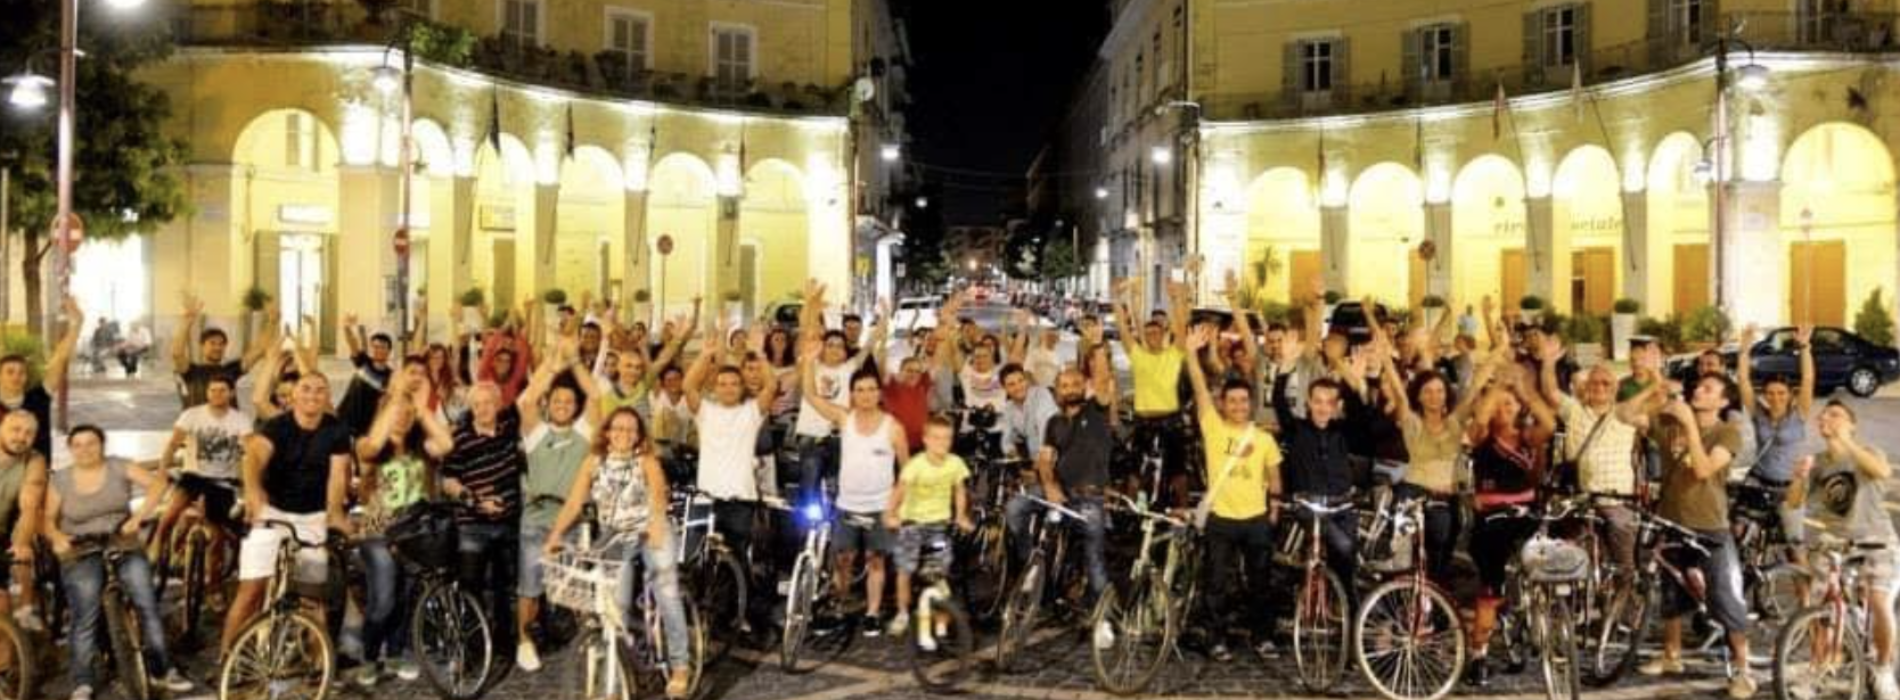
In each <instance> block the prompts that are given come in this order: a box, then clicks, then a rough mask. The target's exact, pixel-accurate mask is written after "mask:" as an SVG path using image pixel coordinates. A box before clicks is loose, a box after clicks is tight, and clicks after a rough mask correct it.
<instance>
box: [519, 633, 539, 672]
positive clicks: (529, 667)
mask: <svg viewBox="0 0 1900 700" xmlns="http://www.w3.org/2000/svg"><path fill="white" fill-rule="evenodd" d="M515 666H516V667H518V668H520V669H521V670H523V671H527V672H529V673H534V672H535V671H539V670H541V655H540V654H537V653H535V650H534V642H530V641H526V640H523V641H522V642H521V643H520V644H516V645H515Z"/></svg>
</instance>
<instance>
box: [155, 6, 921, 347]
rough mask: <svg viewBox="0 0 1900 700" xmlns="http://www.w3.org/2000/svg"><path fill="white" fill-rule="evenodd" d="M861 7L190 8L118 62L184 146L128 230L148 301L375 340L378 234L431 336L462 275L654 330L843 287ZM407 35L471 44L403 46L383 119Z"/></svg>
mask: <svg viewBox="0 0 1900 700" xmlns="http://www.w3.org/2000/svg"><path fill="white" fill-rule="evenodd" d="M870 3H871V0H772V1H771V2H739V1H736V0H724V1H716V2H704V1H703V0H433V1H430V0H418V1H417V2H413V3H404V5H405V9H404V12H408V11H411V10H413V11H414V12H415V13H416V14H414V15H409V16H408V17H404V16H403V15H397V14H393V13H392V15H391V16H389V17H380V18H372V17H369V16H366V15H364V14H363V10H362V9H361V8H362V6H361V5H359V4H358V3H355V2H348V3H322V2H311V3H308V5H307V6H306V5H304V4H296V5H284V4H281V3H270V2H251V1H242V2H235V3H233V2H218V1H217V0H200V1H198V2H193V3H191V4H190V5H189V6H187V7H184V8H182V10H181V13H180V15H179V16H178V17H176V18H175V19H174V26H175V27H177V29H178V32H179V34H180V36H181V43H182V44H184V47H183V48H181V49H180V50H179V51H178V52H177V53H176V54H175V55H174V56H173V57H172V58H171V59H169V60H167V61H165V62H163V63H161V64H158V65H155V66H153V67H151V68H150V69H149V70H148V71H147V72H146V74H145V75H144V76H143V77H144V78H145V79H147V80H149V81H151V82H153V83H155V84H157V85H159V86H161V87H162V88H163V89H164V90H165V91H166V92H167V93H168V94H169V95H170V96H171V101H172V112H173V124H172V126H173V127H174V128H175V129H176V130H177V131H178V132H179V133H180V134H181V135H183V136H185V137H186V138H187V139H188V140H189V143H190V147H191V153H192V164H191V165H190V167H189V168H188V170H187V172H186V174H185V178H186V181H187V185H188V188H189V191H190V193H191V199H192V201H193V203H194V210H193V213H192V215H191V216H189V217H188V218H183V219H180V220H178V221H176V222H173V223H171V224H169V225H167V226H165V227H163V228H162V229H160V230H158V231H156V232H154V233H153V234H152V237H151V241H152V245H150V246H149V248H150V251H151V252H150V253H149V254H148V255H149V257H150V265H149V267H150V270H151V276H152V280H151V285H150V286H151V295H152V298H153V299H155V300H156V301H155V303H154V304H153V308H152V311H153V312H154V313H155V315H156V316H157V317H158V318H160V319H166V318H171V317H173V316H174V314H176V312H177V311H176V305H175V304H176V302H175V301H174V300H176V299H178V298H179V295H180V294H181V293H182V292H186V291H189V292H192V293H195V294H197V295H198V296H200V297H202V298H204V299H205V300H206V302H207V305H208V307H209V308H210V310H211V312H212V314H213V316H214V318H217V317H226V318H229V316H230V315H234V314H236V313H238V304H239V300H240V298H241V297H242V295H243V294H244V293H245V292H246V290H248V289H250V288H252V287H257V288H261V289H263V290H264V291H266V292H268V293H270V294H271V295H272V296H273V297H275V298H276V299H278V300H279V301H280V303H281V304H282V305H283V310H284V313H285V314H286V316H287V317H294V316H306V315H307V316H311V317H314V318H318V319H320V320H321V322H322V323H321V325H322V327H324V328H326V329H330V328H334V327H335V326H336V325H337V323H336V322H337V321H338V320H340V319H341V318H342V317H343V316H345V315H352V314H353V315H356V316H358V317H360V318H362V319H364V321H365V322H367V323H371V324H372V325H381V326H383V327H393V320H394V318H395V317H396V316H395V305H396V304H397V300H398V299H399V298H401V297H402V295H403V293H404V292H403V291H402V290H401V288H400V287H399V286H398V284H399V282H398V281H397V280H398V269H399V266H398V257H397V256H398V254H397V246H396V245H395V243H394V238H395V233H396V231H397V230H398V229H400V228H406V229H407V230H408V232H409V235H410V246H409V250H410V254H409V260H410V267H409V278H408V293H409V294H411V295H414V294H416V293H418V292H420V293H421V294H422V295H423V296H425V297H426V299H427V304H428V309H429V311H430V317H431V318H430V321H431V322H432V325H433V327H434V328H435V329H436V331H437V334H436V336H435V337H438V338H439V337H442V336H441V335H440V333H441V331H442V330H443V329H445V328H446V327H447V324H448V321H449V319H450V316H451V313H452V312H453V310H455V309H456V308H458V307H459V302H458V298H459V297H460V296H461V294H462V293H463V292H464V291H465V290H469V289H480V290H482V291H483V292H484V294H485V296H486V297H487V298H488V299H489V301H490V302H491V303H494V304H496V305H497V306H502V305H518V304H519V303H520V302H521V301H522V300H523V299H524V298H527V297H529V296H531V295H532V296H537V297H538V296H539V295H541V294H542V293H544V292H545V291H547V290H551V289H561V290H563V291H564V292H566V293H567V295H568V296H569V298H570V299H572V300H575V301H576V302H577V301H578V299H579V297H580V296H581V295H582V294H583V293H588V294H591V296H593V297H594V298H596V299H601V298H613V299H618V300H621V301H622V302H625V303H627V304H631V305H633V306H634V307H635V308H636V310H637V311H640V312H643V313H650V314H651V315H652V316H654V317H661V316H665V315H670V314H678V313H683V312H684V311H686V310H687V309H688V308H689V307H690V305H691V303H692V300H693V299H694V298H695V297H704V298H705V299H706V303H707V306H708V310H709V312H710V310H712V309H714V308H715V307H716V305H717V306H723V308H725V309H726V310H727V311H728V313H731V314H752V313H756V312H757V311H758V310H760V309H762V308H763V307H764V306H765V305H766V304H767V303H769V302H770V301H772V300H776V299H781V298H785V297H786V296H788V295H790V294H792V293H793V292H794V291H795V290H796V289H798V288H799V287H800V286H801V285H802V284H803V283H804V281H805V280H806V279H807V278H816V279H819V280H822V281H824V282H826V283H827V284H828V285H829V286H830V287H831V288H832V289H837V290H848V289H850V288H851V287H850V284H851V276H852V269H851V268H852V256H853V240H852V230H853V217H854V215H855V214H854V204H855V203H856V199H857V197H858V195H859V194H860V193H858V192H855V191H854V188H853V182H854V181H855V179H856V177H857V175H858V173H859V172H860V167H861V166H860V165H859V163H858V159H859V158H860V153H861V151H862V150H863V149H862V148H861V146H860V144H858V143H856V142H855V141H854V139H855V138H857V131H858V129H857V128H856V127H855V126H854V123H853V121H854V120H853V117H854V116H855V115H857V114H859V111H858V110H857V109H854V103H857V102H868V95H866V94H855V95H854V89H855V90H856V91H859V92H864V93H868V92H869V91H870V89H871V88H867V87H865V86H864V85H861V84H860V83H863V82H865V81H864V80H861V79H860V77H861V76H864V75H866V74H867V73H868V71H867V70H866V68H867V63H868V62H869V61H870V60H871V59H872V58H873V56H872V55H871V54H872V51H871V49H870V48H869V47H868V46H866V42H868V41H869V40H870V39H869V36H870V34H871V32H870V30H869V28H867V27H864V26H862V24H863V22H864V21H865V18H867V17H871V16H873V13H869V12H866V11H865V8H866V6H868V5H869V4H870ZM307 7H315V8H318V11H316V12H314V13H309V14H302V13H299V12H300V11H298V10H297V9H296V8H307ZM286 8H289V9H286ZM301 12H306V13H307V12H309V11H308V10H307V9H305V10H303V11H301ZM878 16H881V17H883V18H884V20H885V21H888V17H889V16H888V14H881V15H878ZM425 23H426V24H427V25H428V26H430V27H435V28H449V30H453V29H460V30H466V31H467V32H468V33H470V34H472V35H473V36H474V37H477V41H476V45H475V47H474V50H473V53H474V58H473V61H465V62H464V63H467V64H468V65H466V66H464V67H456V66H455V65H451V64H445V63H442V62H438V61H432V60H428V59H427V58H425V57H423V56H425V55H426V54H424V55H419V56H418V58H417V59H416V60H415V61H414V63H413V68H412V72H411V73H410V74H409V75H410V79H411V80H412V83H411V85H412V89H411V91H410V93H409V94H410V98H409V102H408V115H409V122H408V124H407V126H408V128H407V129H405V128H404V127H405V124H404V120H403V115H404V109H403V108H404V102H403V100H404V98H403V91H402V90H400V89H397V90H390V89H388V88H389V87H390V86H389V85H387V84H382V85H379V84H378V82H379V81H378V80H377V78H378V75H379V74H387V73H389V72H390V71H391V70H392V69H400V68H401V67H402V66H403V65H404V61H403V56H402V48H403V46H402V45H401V44H400V43H399V42H398V41H397V40H396V39H393V38H383V37H397V36H400V35H402V34H401V33H400V32H398V31H397V28H406V27H408V26H410V25H412V24H425ZM419 54H420V52H419ZM872 87H875V86H872ZM854 98H855V99H854ZM405 143H409V144H413V146H412V147H411V149H410V150H409V151H408V153H409V156H408V157H407V158H405V156H404V146H403V145H404V144H405ZM872 157H875V154H872ZM405 162H407V163H409V164H410V169H409V172H408V174H407V178H408V182H406V183H405V182H404V178H405V174H404V172H403V170H402V167H401V166H402V164H404V163H405ZM405 210H406V211H405ZM840 293H842V292H840ZM161 325H162V322H161ZM329 335H330V332H329V331H326V337H328V336H329Z"/></svg>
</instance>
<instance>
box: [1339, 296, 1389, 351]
mask: <svg viewBox="0 0 1900 700" xmlns="http://www.w3.org/2000/svg"><path fill="white" fill-rule="evenodd" d="M1391 318H1392V315H1391V314H1390V313H1389V312H1387V311H1386V308H1385V305H1384V304H1377V303H1375V304H1373V305H1372V313H1371V314H1367V313H1366V307H1365V303H1364V302H1358V301H1342V302H1340V303H1339V304H1338V305H1336V306H1334V307H1333V315H1332V316H1330V317H1328V318H1327V319H1326V333H1327V334H1328V335H1331V334H1333V333H1344V334H1346V338H1347V340H1348V341H1350V342H1352V343H1354V344H1358V343H1364V342H1368V341H1371V340H1372V324H1373V323H1380V324H1383V323H1385V322H1386V321H1388V320H1390V319H1391Z"/></svg>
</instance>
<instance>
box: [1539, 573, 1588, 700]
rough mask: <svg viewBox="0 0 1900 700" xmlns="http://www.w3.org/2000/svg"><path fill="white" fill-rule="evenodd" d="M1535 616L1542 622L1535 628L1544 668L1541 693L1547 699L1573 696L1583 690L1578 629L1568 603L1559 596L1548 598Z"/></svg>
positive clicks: (1568, 698) (1573, 699) (1571, 697)
mask: <svg viewBox="0 0 1900 700" xmlns="http://www.w3.org/2000/svg"><path fill="white" fill-rule="evenodd" d="M1531 614H1532V615H1533V616H1536V617H1537V622H1535V623H1534V624H1538V625H1541V626H1542V627H1541V629H1538V630H1537V637H1538V639H1539V640H1540V644H1541V649H1539V651H1540V652H1541V656H1542V657H1543V660H1542V664H1541V665H1542V666H1543V669H1544V696H1545V697H1546V698H1549V700H1576V698H1577V695H1578V694H1579V693H1580V692H1582V689H1581V688H1580V687H1579V683H1578V673H1577V631H1576V628H1575V627H1574V625H1575V624H1576V620H1575V619H1572V617H1571V614H1570V603H1569V601H1567V600H1565V599H1563V598H1562V597H1557V598H1555V599H1553V600H1550V601H1549V607H1548V609H1546V610H1545V612H1544V613H1543V614H1542V615H1537V613H1535V612H1533V613H1531Z"/></svg>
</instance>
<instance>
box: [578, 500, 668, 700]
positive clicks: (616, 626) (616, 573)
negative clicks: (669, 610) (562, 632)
mask: <svg viewBox="0 0 1900 700" xmlns="http://www.w3.org/2000/svg"><path fill="white" fill-rule="evenodd" d="M592 539H593V538H592V535H591V533H589V532H587V531H586V530H583V531H582V534H581V537H580V541H579V544H578V546H577V547H575V548H574V549H571V550H563V551H561V552H558V553H555V554H552V555H549V556H547V557H545V558H543V559H542V562H543V567H544V573H545V575H546V577H547V596H548V602H549V603H551V604H553V605H557V606H560V607H563V608H567V609H569V610H573V611H575V612H576V613H578V614H581V615H585V616H588V617H587V622H586V629H585V631H583V632H582V634H581V638H582V639H583V640H584V641H582V642H581V665H580V669H579V670H580V673H581V677H582V679H581V682H580V683H579V684H578V685H579V687H580V688H581V690H582V697H583V698H584V699H585V700H632V699H633V698H634V697H636V695H635V693H636V691H637V690H638V689H640V688H642V687H647V688H653V687H662V688H663V687H665V685H666V682H667V678H668V676H670V675H671V674H672V671H673V668H672V666H671V662H670V661H668V653H667V648H666V634H665V630H664V629H663V628H662V626H661V621H660V612H659V606H658V604H657V601H656V599H655V596H656V595H657V594H656V593H655V591H654V590H653V587H652V586H650V585H644V584H641V585H640V589H639V590H640V593H639V595H638V596H636V597H635V598H634V601H633V607H634V609H635V610H637V611H638V612H639V620H640V623H639V627H638V628H637V629H629V628H628V627H627V626H626V621H625V620H626V618H625V613H626V611H625V610H623V609H622V608H621V606H620V603H619V602H618V601H617V600H616V599H615V598H616V594H617V592H618V591H619V588H620V578H621V576H622V575H632V576H639V575H640V572H639V571H637V570H635V571H631V572H629V571H627V569H628V568H629V566H630V565H629V562H628V561H627V560H626V559H624V558H622V557H619V556H613V553H614V549H615V547H616V546H620V547H640V546H642V545H641V543H640V541H639V538H638V536H637V535H619V536H615V537H612V538H609V539H608V540H607V541H606V542H604V543H602V544H601V546H599V547H598V548H596V547H593V546H592ZM635 556H638V555H637V554H636V555H635ZM633 566H638V565H637V564H636V565H633ZM642 579H644V577H642ZM680 605H682V606H684V608H685V611H686V625H687V640H688V641H687V644H688V645H689V646H690V647H691V649H690V651H689V653H688V658H689V661H688V664H689V667H688V668H687V669H686V670H687V675H688V676H689V677H690V678H691V683H690V686H689V690H688V696H689V697H690V696H692V695H696V694H697V693H698V692H699V684H700V681H701V680H702V677H701V672H702V671H703V670H704V668H705V662H706V630H705V627H704V626H703V625H702V624H701V622H700V618H699V614H698V611H697V609H696V608H695V606H694V605H693V601H692V598H691V597H687V596H681V599H680Z"/></svg>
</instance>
